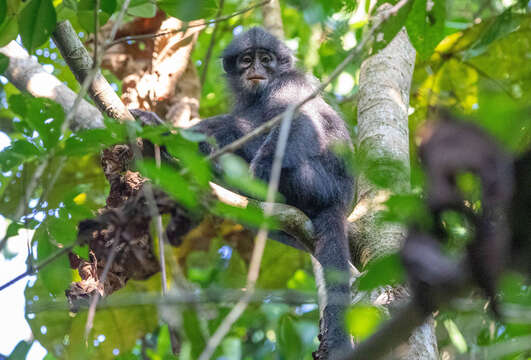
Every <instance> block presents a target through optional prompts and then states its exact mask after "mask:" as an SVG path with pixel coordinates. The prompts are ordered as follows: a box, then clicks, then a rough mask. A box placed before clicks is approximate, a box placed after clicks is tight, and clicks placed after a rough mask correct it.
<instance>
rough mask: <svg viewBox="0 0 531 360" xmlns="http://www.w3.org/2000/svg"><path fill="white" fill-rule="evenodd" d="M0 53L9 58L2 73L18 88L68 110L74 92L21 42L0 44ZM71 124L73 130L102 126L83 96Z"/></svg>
mask: <svg viewBox="0 0 531 360" xmlns="http://www.w3.org/2000/svg"><path fill="white" fill-rule="evenodd" d="M0 53H1V54H4V55H5V56H7V57H8V58H9V66H8V68H7V71H6V72H5V75H6V77H7V79H8V80H9V81H10V82H11V83H12V84H13V85H15V87H16V88H17V89H19V90H20V91H21V92H27V93H30V94H31V95H33V96H35V97H41V98H46V99H50V100H52V101H55V102H56V103H58V104H59V105H61V106H62V107H63V110H64V111H65V113H68V112H70V111H71V109H72V107H73V105H74V101H75V99H76V97H77V94H76V93H75V92H73V91H72V90H71V89H70V88H68V86H66V85H65V84H63V83H62V82H61V81H59V80H58V79H57V78H56V77H55V76H53V75H51V74H49V73H48V72H46V70H44V68H43V67H42V65H40V64H39V63H38V62H37V61H36V60H35V59H33V58H32V57H31V56H30V55H29V54H28V52H27V51H26V50H25V49H24V48H23V47H22V46H20V45H19V44H18V43H16V42H15V41H11V42H10V43H9V44H7V45H6V46H4V47H2V48H0ZM70 125H71V127H72V130H74V131H75V130H81V129H94V128H101V127H103V116H102V115H101V113H100V112H99V111H98V109H96V108H95V107H94V106H92V105H91V104H89V103H88V102H86V101H85V100H82V101H81V103H80V104H79V106H78V108H77V110H76V113H75V114H74V118H73V121H72V122H71V123H70Z"/></svg>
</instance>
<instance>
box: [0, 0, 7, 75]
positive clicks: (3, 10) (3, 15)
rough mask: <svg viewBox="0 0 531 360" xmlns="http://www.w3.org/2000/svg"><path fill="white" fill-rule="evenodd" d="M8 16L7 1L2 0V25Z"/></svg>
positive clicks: (0, 14) (0, 15) (0, 1)
mask: <svg viewBox="0 0 531 360" xmlns="http://www.w3.org/2000/svg"><path fill="white" fill-rule="evenodd" d="M6 16H7V0H0V24H1V23H3V22H4V20H5V18H6ZM0 72H1V71H0Z"/></svg>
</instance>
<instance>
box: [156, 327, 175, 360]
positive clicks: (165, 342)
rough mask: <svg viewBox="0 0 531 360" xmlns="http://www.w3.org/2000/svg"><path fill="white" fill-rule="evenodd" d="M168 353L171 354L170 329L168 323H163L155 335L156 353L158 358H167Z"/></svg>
mask: <svg viewBox="0 0 531 360" xmlns="http://www.w3.org/2000/svg"><path fill="white" fill-rule="evenodd" d="M170 354H172V349H171V339H170V330H169V328H168V325H166V324H164V325H162V326H161V327H160V330H159V334H158V336H157V355H158V356H159V358H160V359H167V356H168V355H170Z"/></svg>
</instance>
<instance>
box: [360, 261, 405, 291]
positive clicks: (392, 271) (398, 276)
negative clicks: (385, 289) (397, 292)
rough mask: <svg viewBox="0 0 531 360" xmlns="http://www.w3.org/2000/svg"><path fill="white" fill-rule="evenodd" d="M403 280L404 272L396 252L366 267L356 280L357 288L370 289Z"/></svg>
mask: <svg viewBox="0 0 531 360" xmlns="http://www.w3.org/2000/svg"><path fill="white" fill-rule="evenodd" d="M404 280H405V273H404V268H403V266H402V263H401V262H400V257H399V256H398V254H391V255H387V256H384V257H382V258H380V259H378V260H375V261H374V262H371V263H370V264H369V266H368V267H367V272H366V274H365V275H363V276H362V277H361V278H360V279H359V282H358V287H359V290H362V291H363V290H371V289H374V288H376V287H378V286H381V285H394V284H398V283H401V282H403V281H404Z"/></svg>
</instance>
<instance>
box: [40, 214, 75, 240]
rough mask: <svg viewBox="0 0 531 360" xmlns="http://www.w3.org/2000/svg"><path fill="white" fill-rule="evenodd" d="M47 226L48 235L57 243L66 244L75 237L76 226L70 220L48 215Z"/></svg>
mask: <svg viewBox="0 0 531 360" xmlns="http://www.w3.org/2000/svg"><path fill="white" fill-rule="evenodd" d="M47 226H48V234H49V236H50V237H51V238H52V239H53V240H54V241H55V242H57V243H60V244H62V245H65V246H68V245H71V244H73V243H74V242H75V241H76V239H77V226H76V224H74V223H73V222H72V221H68V220H64V219H59V218H56V217H50V218H48V221H47Z"/></svg>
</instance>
